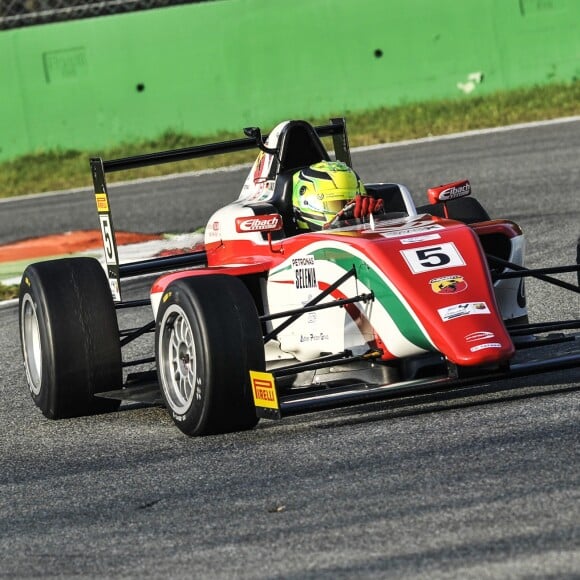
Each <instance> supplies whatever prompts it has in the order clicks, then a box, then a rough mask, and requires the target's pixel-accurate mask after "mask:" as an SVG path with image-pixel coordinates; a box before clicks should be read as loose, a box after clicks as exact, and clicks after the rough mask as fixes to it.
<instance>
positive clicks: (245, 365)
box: [155, 275, 265, 436]
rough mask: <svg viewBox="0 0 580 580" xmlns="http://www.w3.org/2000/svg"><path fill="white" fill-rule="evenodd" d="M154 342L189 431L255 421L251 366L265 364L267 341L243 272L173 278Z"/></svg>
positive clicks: (168, 396)
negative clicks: (239, 274) (264, 339)
mask: <svg viewBox="0 0 580 580" xmlns="http://www.w3.org/2000/svg"><path fill="white" fill-rule="evenodd" d="M155 350H156V357H157V373H158V377H159V384H160V386H161V392H162V395H163V399H164V402H165V405H166V407H167V409H168V411H169V413H170V415H171V417H172V418H173V421H174V422H175V424H176V425H177V427H178V428H179V429H180V430H181V431H182V432H183V433H185V434H186V435H189V436H195V435H211V434H217V433H227V432H232V431H244V430H249V429H252V428H253V427H255V425H256V424H257V422H258V418H257V417H256V412H255V407H254V404H253V397H252V391H251V384H250V375H249V371H250V370H256V371H262V370H264V368H265V362H264V344H263V339H262V329H261V324H260V321H259V318H258V312H257V310H256V306H255V304H254V300H253V298H252V296H251V294H250V292H249V291H248V289H247V288H246V286H245V285H244V283H243V282H242V281H241V280H239V279H238V278H235V277H233V276H227V275H208V276H195V277H191V278H182V279H180V280H176V281H175V282H173V283H171V284H170V285H169V286H168V288H167V290H166V291H165V293H164V294H163V298H162V300H161V306H160V308H159V312H158V314H157V327H156V338H155Z"/></svg>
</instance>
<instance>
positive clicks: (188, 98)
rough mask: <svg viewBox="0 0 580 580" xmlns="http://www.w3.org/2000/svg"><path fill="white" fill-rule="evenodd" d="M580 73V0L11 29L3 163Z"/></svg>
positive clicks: (3, 56) (227, 11) (219, 12)
mask: <svg viewBox="0 0 580 580" xmlns="http://www.w3.org/2000/svg"><path fill="white" fill-rule="evenodd" d="M579 77H580V2H579V1H578V0H436V1H434V0H356V2H355V1H353V0H293V1H292V2H288V1H287V0H216V1H214V2H204V3H201V4H191V5H181V6H174V7H170V8H161V9H156V10H148V11H141V12H135V13H132V14H123V15H118V16H105V17H100V18H91V19H86V20H77V21H74V22H64V23H56V24H46V25H41V26H33V27H28V28H20V29H14V30H7V31H2V32H0V160H3V159H9V158H11V157H14V156H17V155H21V154H25V153H29V152H35V151H39V150H46V149H54V148H77V149H82V150H88V151H90V152H91V153H95V152H98V151H99V150H100V148H104V147H108V146H111V145H115V144H117V143H119V142H122V141H130V140H132V139H135V138H152V137H156V136H158V135H160V134H161V133H163V132H164V131H166V130H175V131H184V132H190V133H192V134H198V135H201V134H211V133H214V132H217V131H219V130H235V131H237V130H240V129H241V128H242V127H244V126H247V125H261V126H264V127H266V128H270V127H271V126H272V125H273V124H275V123H277V122H278V121H280V120H282V119H286V118H292V117H294V118H299V117H306V116H308V117H310V116H314V115H325V114H329V113H335V114H346V113H347V112H348V111H352V110H364V109H371V108H377V107H382V106H385V105H387V106H388V105H395V104H399V103H404V102H410V101H419V100H427V99H439V98H448V97H457V98H468V95H479V94H484V93H488V92H493V91H497V90H500V89H510V88H516V87H522V86H529V85H534V84H542V83H550V82H556V81H558V82H561V81H569V80H572V79H574V78H579Z"/></svg>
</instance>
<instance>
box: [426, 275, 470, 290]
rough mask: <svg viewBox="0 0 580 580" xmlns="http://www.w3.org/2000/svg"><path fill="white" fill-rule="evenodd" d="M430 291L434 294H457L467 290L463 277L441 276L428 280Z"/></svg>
mask: <svg viewBox="0 0 580 580" xmlns="http://www.w3.org/2000/svg"><path fill="white" fill-rule="evenodd" d="M429 284H430V285H431V290H433V292H435V294H458V293H459V292H463V291H464V290H465V289H466V288H467V282H466V281H465V279H464V278H463V276H459V275H456V276H442V277H441V278H433V279H432V280H429Z"/></svg>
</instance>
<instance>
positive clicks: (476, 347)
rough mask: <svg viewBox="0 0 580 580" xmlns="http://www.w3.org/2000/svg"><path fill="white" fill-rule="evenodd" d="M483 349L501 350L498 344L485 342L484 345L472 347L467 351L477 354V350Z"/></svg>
mask: <svg viewBox="0 0 580 580" xmlns="http://www.w3.org/2000/svg"><path fill="white" fill-rule="evenodd" d="M485 348H501V344H500V343H499V342H486V343H485V344H478V345H476V346H472V347H471V348H470V349H469V350H470V351H471V352H477V351H478V350H483V349H485Z"/></svg>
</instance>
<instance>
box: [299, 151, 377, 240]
mask: <svg viewBox="0 0 580 580" xmlns="http://www.w3.org/2000/svg"><path fill="white" fill-rule="evenodd" d="M365 193H366V191H365V188H364V185H363V184H362V183H361V181H360V179H359V178H358V176H357V174H356V173H355V172H354V171H353V170H352V169H351V168H350V167H349V166H348V165H346V163H343V162H342V161H320V162H319V163H315V164H314V165H311V166H310V167H307V168H306V169H301V170H300V171H298V172H297V173H295V174H294V177H293V190H292V205H293V206H294V216H295V218H296V225H297V226H298V228H299V229H301V230H320V229H322V228H323V227H324V226H325V225H326V224H327V223H329V222H331V221H332V220H333V219H334V217H335V216H336V214H337V213H338V212H339V211H340V210H342V209H343V208H344V206H345V205H346V204H347V203H348V202H349V201H350V200H352V199H353V198H354V197H355V195H357V194H362V195H364V194H365Z"/></svg>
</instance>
